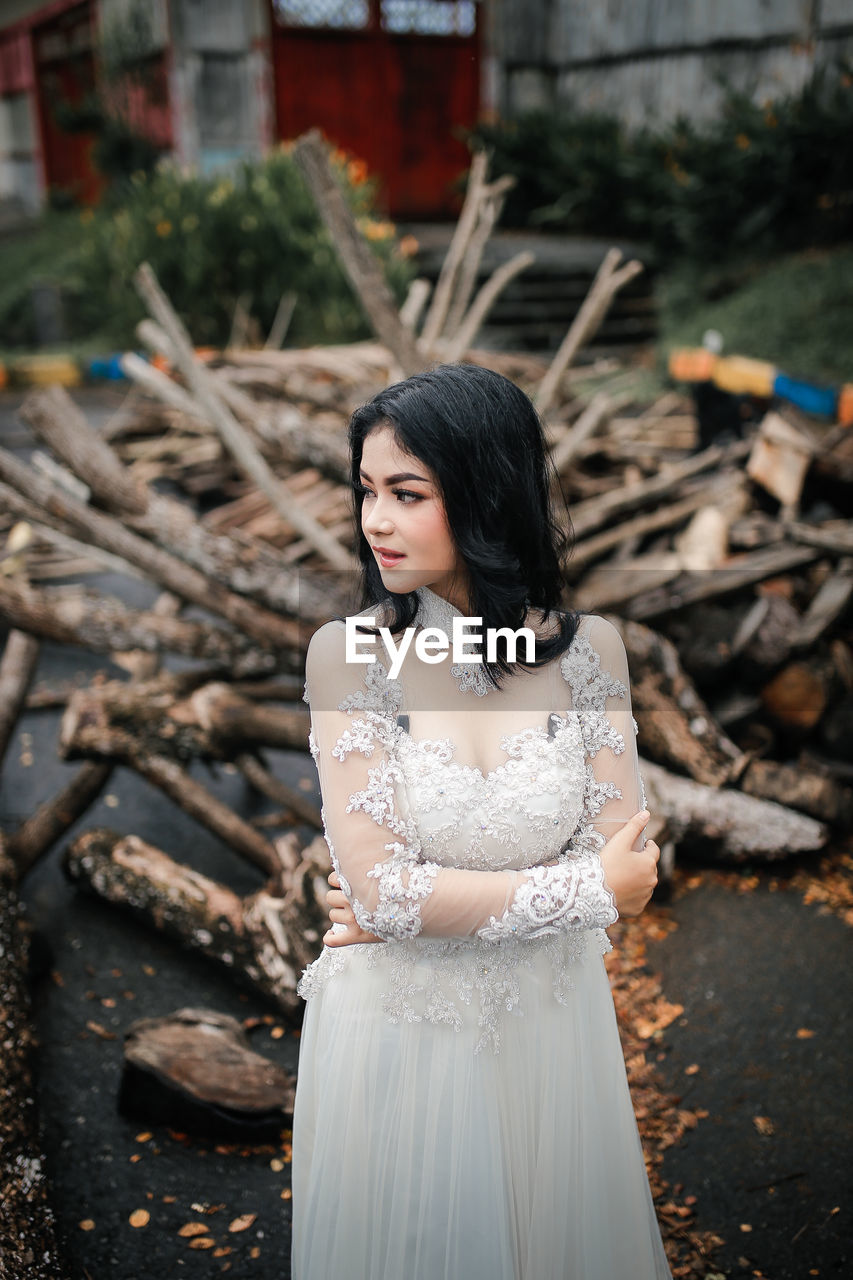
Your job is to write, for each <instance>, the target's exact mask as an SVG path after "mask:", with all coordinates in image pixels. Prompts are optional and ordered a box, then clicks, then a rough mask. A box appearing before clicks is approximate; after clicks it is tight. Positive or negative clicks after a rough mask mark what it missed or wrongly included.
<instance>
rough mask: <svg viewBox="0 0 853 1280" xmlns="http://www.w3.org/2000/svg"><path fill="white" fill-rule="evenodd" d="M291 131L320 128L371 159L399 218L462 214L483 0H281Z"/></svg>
mask: <svg viewBox="0 0 853 1280" xmlns="http://www.w3.org/2000/svg"><path fill="white" fill-rule="evenodd" d="M272 3H273V62H274V67H275V94H276V113H277V120H278V134H279V137H280V138H295V137H297V136H298V135H299V134H300V133H303V132H304V131H305V130H306V129H310V128H313V127H314V126H317V127H319V128H320V129H322V130H323V132H324V133H325V134H326V136H327V137H328V138H329V139H330V140H331V141H332V142H334V143H335V144H336V145H337V146H339V147H342V148H343V149H344V150H345V151H347V152H350V153H351V154H352V155H353V156H355V157H357V158H359V159H362V160H364V161H366V163H367V167H368V170H369V171H370V174H371V176H373V177H376V178H378V179H379V180H380V189H381V192H382V198H383V201H384V203H385V205H386V206H387V208H388V212H389V213H391V214H392V215H393V216H394V217H398V218H399V217H405V218H437V217H443V216H448V215H451V214H454V213H455V212H456V211H457V210H458V205H459V197H458V195H457V194H456V192H455V191H454V189H453V184H454V182H456V180H457V179H458V178H459V176H460V174H462V173H463V172H464V171H465V169H466V168H467V167H468V149H467V147H466V146H465V143H464V142H463V141H462V140H461V139H460V138H459V137H458V136H457V134H458V132H459V131H460V130H464V129H466V128H470V127H471V126H472V125H474V124H475V122H476V120H477V111H478V107H479V81H480V67H479V40H478V32H477V9H478V5H477V4H475V3H474V2H473V0H468V2H467V3H465V2H463V3H457V2H456V0H272Z"/></svg>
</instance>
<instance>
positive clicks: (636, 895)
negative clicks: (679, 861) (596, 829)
mask: <svg viewBox="0 0 853 1280" xmlns="http://www.w3.org/2000/svg"><path fill="white" fill-rule="evenodd" d="M649 817H650V815H649V813H648V811H647V810H645V809H644V810H643V811H642V812H641V813H635V814H634V816H633V818H629V819H628V821H627V822H626V823H625V825H624V826H623V827H621V828H620V829H619V831H617V832H616V834H615V835H614V836H611V837H610V839H609V840H608V841H607V844H606V845H605V846H604V848H603V849H602V850H601V855H600V857H601V865H602V867H603V868H604V878H605V880H606V881H607V886H608V888H609V889H610V892H611V893H612V894H613V899H614V902H615V904H616V910H617V911H618V912H619V914H620V916H638V915H639V914H640V912H641V911H642V910H643V908H644V907H645V906H646V904H647V903H648V901H649V898H651V896H652V893H653V892H654V887H655V885H656V884H657V882H658V872H657V864H658V859H659V858H660V849H659V848H658V846H657V845H656V844H655V842H654V840H647V841H646V843H645V845H644V847H643V849H642V850H641V851H640V852H639V853H638V852H637V850H636V849H635V848H634V847H633V846H634V844H635V843H636V841H637V837H638V836H639V834H640V832H641V831H642V830H643V827H644V826H645V825H646V823H647V822H648V820H649Z"/></svg>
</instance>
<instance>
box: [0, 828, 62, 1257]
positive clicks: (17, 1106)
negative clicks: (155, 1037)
mask: <svg viewBox="0 0 853 1280" xmlns="http://www.w3.org/2000/svg"><path fill="white" fill-rule="evenodd" d="M28 942H29V939H28V935H27V931H26V927H25V924H24V920H23V911H22V908H21V906H20V903H19V900H18V895H17V889H16V876H15V873H14V867H13V864H12V861H11V859H10V858H9V857H8V856H7V854H6V852H5V849H4V838H3V834H2V832H0V1026H2V1028H3V1034H2V1037H0V1079H2V1082H3V1087H2V1088H0V1280H24V1278H26V1280H65V1277H67V1276H68V1275H69V1274H70V1273H69V1270H68V1268H67V1267H66V1265H65V1261H64V1259H63V1257H62V1255H61V1252H60V1249H59V1245H58V1242H57V1232H56V1221H55V1218H54V1215H53V1210H52V1207H51V1205H50V1198H49V1189H48V1185H47V1180H46V1177H45V1171H44V1157H43V1156H42V1153H41V1142H40V1139H39V1126H38V1116H37V1113H36V1103H35V1098H36V1088H35V1081H34V1079H33V1069H32V1068H33V1050H34V1043H35V1037H34V1035H33V1030H32V1020H31V1006H30V993H29V985H28V982H27V960H28Z"/></svg>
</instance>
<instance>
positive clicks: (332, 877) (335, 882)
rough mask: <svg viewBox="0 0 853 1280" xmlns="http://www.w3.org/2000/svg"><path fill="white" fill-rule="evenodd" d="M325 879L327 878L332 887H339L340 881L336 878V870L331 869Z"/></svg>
mask: <svg viewBox="0 0 853 1280" xmlns="http://www.w3.org/2000/svg"><path fill="white" fill-rule="evenodd" d="M326 879H327V880H328V882H329V884H330V885H331V886H332V888H333V889H340V887H341V882H340V880H339V879H338V873H337V871H335V870H334V869H333V870H331V871H330V872H329V874H328V876H327V877H326Z"/></svg>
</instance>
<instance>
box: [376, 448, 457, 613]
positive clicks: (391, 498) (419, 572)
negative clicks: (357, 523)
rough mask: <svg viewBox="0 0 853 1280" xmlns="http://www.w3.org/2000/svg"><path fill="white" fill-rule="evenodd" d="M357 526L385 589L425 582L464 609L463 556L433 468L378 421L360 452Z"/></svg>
mask: <svg viewBox="0 0 853 1280" xmlns="http://www.w3.org/2000/svg"><path fill="white" fill-rule="evenodd" d="M361 485H362V488H363V491H364V504H363V506H362V508H361V527H362V529H363V531H364V536H365V537H366V538H367V541H368V542H369V544H370V546H371V548H372V550H373V555H374V558H375V560H376V563H377V565H378V566H379V572H380V574H381V576H382V583H383V585H384V586H385V588H386V589H387V590H388V591H393V592H396V593H397V594H403V593H404V592H406V591H415V590H416V589H417V588H418V587H429V588H430V589H431V590H432V591H435V592H436V594H437V595H440V596H443V597H444V598H445V599H447V600H451V601H452V602H453V603H454V604H456V605H457V606H458V607H459V608H461V609H462V610H463V612H464V604H463V601H464V598H465V584H466V577H467V575H466V574H465V573H464V568H463V566H462V561H461V559H460V557H459V555H458V553H457V550H456V544H455V543H454V541H453V538H452V536H451V533H450V529H449V527H448V524H447V517H446V516H445V512H444V502H443V501H442V498H441V494H440V492H439V487H438V483H437V481H436V478H435V475H434V473H433V472H432V471H431V469H430V468H429V467H428V466H426V464H425V463H423V462H421V461H420V459H419V458H416V457H415V456H414V455H413V454H411V453H406V452H405V450H403V449H401V448H400V446H399V445H398V444H397V442H396V441H395V439H394V433H393V431H392V429H391V428H390V427H385V426H378V427H374V428H373V430H372V431H370V432H369V433H368V435H367V436H366V437H365V441H364V447H363V450H362V455H361Z"/></svg>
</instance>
